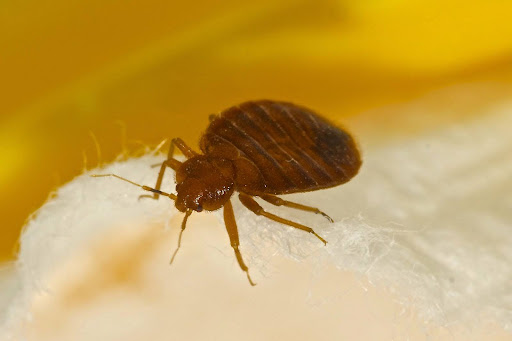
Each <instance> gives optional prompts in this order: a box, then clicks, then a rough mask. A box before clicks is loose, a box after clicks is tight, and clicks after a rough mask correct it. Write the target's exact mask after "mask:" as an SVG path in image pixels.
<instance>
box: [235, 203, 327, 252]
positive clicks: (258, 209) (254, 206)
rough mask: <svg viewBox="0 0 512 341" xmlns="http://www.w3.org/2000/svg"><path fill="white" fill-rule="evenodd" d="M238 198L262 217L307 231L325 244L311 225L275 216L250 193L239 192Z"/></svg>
mask: <svg viewBox="0 0 512 341" xmlns="http://www.w3.org/2000/svg"><path fill="white" fill-rule="evenodd" d="M238 198H239V199H240V201H241V202H242V204H243V205H244V206H245V207H247V208H248V209H249V210H251V211H252V212H254V213H255V214H257V215H262V216H264V217H267V218H268V219H270V220H273V221H277V222H278V223H281V224H285V225H288V226H291V227H295V228H296V229H299V230H302V231H306V232H309V233H311V234H313V235H315V236H316V237H317V238H318V239H320V240H321V241H322V243H324V244H327V242H326V241H325V239H323V238H322V237H320V236H319V235H318V234H316V232H315V231H313V229H312V228H311V227H308V226H304V225H301V224H299V223H296V222H293V221H291V220H288V219H284V218H281V217H278V216H276V215H274V214H272V213H269V212H267V211H265V210H264V209H263V207H261V206H260V205H259V204H258V203H257V202H256V200H254V199H253V198H252V197H251V196H250V195H247V194H245V193H240V194H239V195H238Z"/></svg>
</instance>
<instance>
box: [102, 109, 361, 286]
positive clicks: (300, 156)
mask: <svg viewBox="0 0 512 341" xmlns="http://www.w3.org/2000/svg"><path fill="white" fill-rule="evenodd" d="M175 147H177V148H178V149H179V150H180V151H181V152H182V153H183V155H184V156H185V157H186V158H187V160H186V161H184V162H182V161H179V160H177V159H175V158H174V148H175ZM200 149H201V152H202V154H201V153H198V152H196V151H194V150H193V149H192V148H190V147H189V146H188V145H187V144H186V143H185V142H184V141H183V140H182V139H180V138H174V139H173V140H172V141H171V145H170V148H169V153H168V155H167V159H166V160H165V161H164V162H163V163H162V165H161V167H160V171H159V173H158V178H157V181H156V185H155V187H154V188H152V187H148V186H142V185H139V184H136V183H134V182H132V181H130V180H127V179H125V178H123V177H120V176H118V175H115V174H103V175H95V176H114V177H117V178H119V179H121V180H124V181H128V182H130V183H132V184H134V185H136V186H139V187H141V188H142V189H144V190H146V191H150V192H153V195H150V196H147V195H143V197H144V196H146V197H151V198H154V199H158V197H159V196H160V195H164V196H167V197H169V198H170V199H172V200H174V202H175V206H176V208H177V209H178V210H179V211H181V212H184V213H185V217H184V218H183V221H182V224H181V231H180V235H179V238H178V247H177V249H176V251H175V252H174V254H173V256H172V258H171V263H172V262H173V260H174V257H175V256H176V253H177V252H178V250H179V248H180V245H181V236H182V234H183V231H184V230H185V227H186V223H187V219H188V218H189V216H190V215H191V214H192V212H193V211H196V212H201V211H203V210H206V211H215V210H217V209H220V208H221V207H223V208H224V222H225V225H226V229H227V232H228V235H229V239H230V242H231V247H232V248H233V250H234V252H235V256H236V259H237V261H238V264H239V266H240V268H241V269H242V270H243V271H244V272H245V273H246V275H247V278H248V280H249V283H250V284H251V285H254V282H253V281H252V279H251V277H250V275H249V270H248V267H247V266H246V265H245V263H244V261H243V259H242V254H241V253H240V250H239V245H240V242H239V238H238V228H237V225H236V221H235V215H234V212H233V207H232V205H231V201H230V199H231V197H232V196H233V194H234V192H235V191H237V192H238V198H239V199H240V201H241V202H242V204H243V205H244V206H245V207H247V208H248V209H249V210H251V211H252V212H254V213H255V214H257V215H262V216H265V217H267V218H269V219H271V220H274V221H276V222H279V223H282V224H285V225H289V226H292V227H294V228H297V229H300V230H303V231H306V232H309V233H311V234H313V235H314V236H316V237H317V238H318V239H319V240H320V241H322V242H323V243H324V244H326V243H327V242H326V241H325V240H324V239H323V238H322V237H320V236H319V235H318V234H317V233H316V232H315V231H314V230H313V229H312V228H310V227H308V226H304V225H301V224H299V223H296V222H293V221H290V220H287V219H284V218H281V217H279V216H276V215H274V214H272V213H269V212H267V211H265V210H264V209H263V208H262V207H261V206H260V205H259V204H258V203H257V202H256V200H254V197H259V198H261V199H262V200H264V201H267V202H269V203H270V204H272V205H276V206H286V207H291V208H294V209H298V210H303V211H308V212H313V213H317V214H320V215H322V216H324V217H325V218H327V219H328V220H329V221H331V222H332V221H333V220H332V219H331V218H330V217H329V216H328V215H327V214H325V213H324V212H322V211H320V210H319V209H318V208H314V207H310V206H305V205H301V204H297V203H293V202H290V201H286V200H283V199H281V198H279V197H277V196H276V195H280V194H289V193H297V192H307V191H314V190H319V189H323V188H329V187H334V186H338V185H340V184H343V183H345V182H347V181H349V180H350V179H351V178H352V177H354V176H355V175H356V174H357V172H358V170H359V168H360V166H361V157H360V154H359V151H358V148H357V146H356V143H355V141H354V139H353V138H352V137H351V136H350V134H349V133H348V132H347V131H345V130H343V129H341V128H339V127H336V126H335V125H333V124H331V123H330V122H329V121H327V120H326V119H324V118H322V117H321V116H319V115H318V114H316V113H314V112H313V111H311V110H309V109H307V108H305V107H302V106H298V105H295V104H292V103H287V102H278V101H270V100H259V101H249V102H245V103H242V104H239V105H236V106H233V107H230V108H228V109H226V110H224V111H222V112H221V113H220V114H218V115H211V116H210V124H209V126H208V128H207V129H206V132H205V133H204V135H203V136H202V138H201V141H200ZM168 167H169V168H172V169H173V170H174V171H175V172H176V192H177V194H171V193H165V192H162V191H161V190H160V187H161V184H162V180H163V176H164V172H165V170H166V169H167V168H168Z"/></svg>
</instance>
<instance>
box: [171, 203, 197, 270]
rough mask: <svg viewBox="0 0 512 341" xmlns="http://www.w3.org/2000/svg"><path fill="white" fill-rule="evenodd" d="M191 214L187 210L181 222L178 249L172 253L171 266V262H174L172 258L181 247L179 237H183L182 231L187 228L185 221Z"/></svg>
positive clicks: (190, 211) (179, 238)
mask: <svg viewBox="0 0 512 341" xmlns="http://www.w3.org/2000/svg"><path fill="white" fill-rule="evenodd" d="M191 214H192V210H187V212H185V218H183V221H182V222H181V231H180V236H179V237H178V247H177V248H176V251H174V253H173V254H172V257H171V261H170V264H172V262H174V257H176V254H177V253H178V250H179V249H180V247H181V236H182V235H183V231H185V228H186V227H187V220H188V217H190V215H191Z"/></svg>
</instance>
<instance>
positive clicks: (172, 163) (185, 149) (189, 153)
mask: <svg viewBox="0 0 512 341" xmlns="http://www.w3.org/2000/svg"><path fill="white" fill-rule="evenodd" d="M174 146H176V147H178V149H179V150H180V151H181V152H182V153H183V155H185V156H186V157H187V158H190V157H193V156H195V155H197V153H196V152H194V151H193V150H192V149H191V148H190V147H189V146H187V144H186V143H185V142H184V141H183V140H182V139H180V138H179V137H177V138H174V139H172V140H171V146H170V147H169V152H168V154H167V160H165V161H164V162H162V165H161V166H160V171H159V172H158V178H157V179H156V185H155V189H157V190H160V187H161V186H162V181H163V179H164V173H165V169H166V168H167V167H170V168H172V169H174V170H176V169H177V168H178V167H179V166H180V165H181V162H180V161H178V160H176V159H175V158H174ZM158 197H159V194H158V193H156V192H155V193H154V194H153V195H141V196H139V199H140V198H152V199H158Z"/></svg>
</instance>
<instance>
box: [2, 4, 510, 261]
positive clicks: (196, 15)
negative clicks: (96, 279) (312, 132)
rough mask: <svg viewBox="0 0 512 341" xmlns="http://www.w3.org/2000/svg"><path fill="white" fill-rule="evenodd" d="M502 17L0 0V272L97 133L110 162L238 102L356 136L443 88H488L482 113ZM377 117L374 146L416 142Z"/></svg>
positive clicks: (503, 60)
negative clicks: (268, 103) (302, 112)
mask: <svg viewBox="0 0 512 341" xmlns="http://www.w3.org/2000/svg"><path fill="white" fill-rule="evenodd" d="M510 13H512V2H509V1H502V0H490V1H485V2H480V1H467V0H451V1H446V0H444V1H443V0H429V1H427V0H424V1H420V0H416V1H411V0H368V1H347V0H316V1H301V0H259V1H234V0H222V1H201V0H199V1H195V2H183V1H179V2H178V1H163V0H147V1H100V0H89V1H79V0H66V1H62V0H55V1H51V2H41V1H34V0H27V1H15V0H4V1H2V3H1V4H0V32H1V33H0V75H1V76H0V77H1V78H0V79H1V82H0V94H1V95H0V99H1V100H0V114H1V116H0V146H1V147H0V151H1V152H0V162H1V164H0V186H1V188H2V191H1V193H0V203H1V207H2V216H3V222H4V223H3V225H2V238H1V239H0V259H4V260H5V259H9V258H12V257H13V246H14V245H15V242H16V239H17V237H18V234H19V231H20V229H21V227H22V225H23V222H24V220H25V219H26V218H27V217H28V216H29V214H30V213H31V212H33V211H34V210H35V209H37V207H39V206H40V205H41V204H42V203H43V202H44V200H45V199H46V197H47V196H48V194H49V193H50V192H51V191H52V190H53V189H55V188H56V186H58V185H61V184H63V183H65V182H67V181H69V180H70V179H72V178H73V177H74V176H76V175H78V174H79V173H80V172H81V171H82V169H83V167H84V161H83V154H85V155H86V156H87V159H88V166H89V167H91V166H95V165H96V163H97V158H96V153H95V149H94V141H93V139H92V138H91V134H90V133H91V132H92V133H93V134H94V135H95V136H96V137H97V140H98V142H99V145H100V146H101V151H102V157H103V160H104V161H108V160H112V159H113V158H114V157H115V156H116V155H117V154H119V153H120V152H121V150H122V141H123V128H122V127H121V126H124V127H126V132H127V136H128V141H131V143H128V146H129V147H130V148H132V149H133V148H136V147H137V142H136V141H142V143H144V144H147V145H156V144H157V143H159V142H160V141H162V140H163V139H164V138H169V137H174V136H181V137H182V138H184V139H185V140H186V141H189V142H190V144H191V145H195V141H197V139H198V137H199V136H200V134H201V132H202V130H204V129H205V128H206V125H207V117H208V114H209V113H211V112H216V111H219V110H221V109H223V108H225V107H227V106H229V105H232V104H235V103H237V102H240V101H243V100H248V99H258V98H271V99H281V100H289V101H293V102H297V103H300V104H303V105H307V106H309V107H311V108H313V109H315V110H317V111H318V112H320V113H323V114H325V115H327V116H330V117H331V118H332V119H334V120H337V121H339V120H342V121H343V122H345V123H346V124H347V125H348V126H352V127H353V128H354V129H356V130H357V129H358V120H357V117H358V114H360V113H362V112H364V111H367V110H369V109H372V108H376V107H379V106H383V105H386V104H390V103H396V102H400V101H406V100H409V99H412V98H414V97H417V96H419V95H421V94H424V93H427V92H429V91H431V90H433V89H436V88H440V87H444V86H447V85H450V84H456V83H468V82H478V83H479V84H484V83H485V84H490V83H492V84H493V86H496V87H493V88H492V91H488V92H486V94H485V95H482V98H483V100H484V101H491V100H493V99H494V98H495V96H507V91H508V93H510V87H509V85H510V84H511V82H510V80H511V79H512V40H511V39H510V37H511V36H512V22H511V21H510V19H509V14H510ZM498 85H499V86H498ZM496 94H499V95H496ZM469 97H472V96H468V100H469ZM464 100H466V99H464V98H463V99H461V101H464ZM473 100H474V99H473ZM468 114H469V112H468ZM383 115H384V114H383ZM387 115H389V116H390V117H386V120H387V122H392V123H390V126H389V127H386V126H381V127H380V128H379V129H381V130H382V131H384V134H383V135H384V136H385V135H386V131H389V133H390V134H396V133H397V132H400V133H407V131H408V129H411V130H413V131H417V128H418V127H415V128H411V127H408V126H407V125H411V122H414V120H411V119H410V118H409V120H408V121H407V122H408V123H407V124H400V119H399V118H395V117H393V113H389V114H387ZM377 119H382V118H376V120H377ZM423 119H424V118H423ZM446 119H447V118H446V117H442V118H441V117H439V118H436V117H432V118H431V121H432V122H438V121H439V122H445V121H446ZM360 122H363V120H362V121H360ZM364 122H365V124H371V122H370V123H369V121H368V119H365V120H364ZM422 122H423V121H422ZM423 123H424V122H423ZM423 123H422V127H423V126H424V125H423ZM412 125H414V124H413V123H412ZM397 126H399V127H400V128H399V129H397V128H396V127H397ZM426 126H428V125H426ZM359 128H360V127H359Z"/></svg>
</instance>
